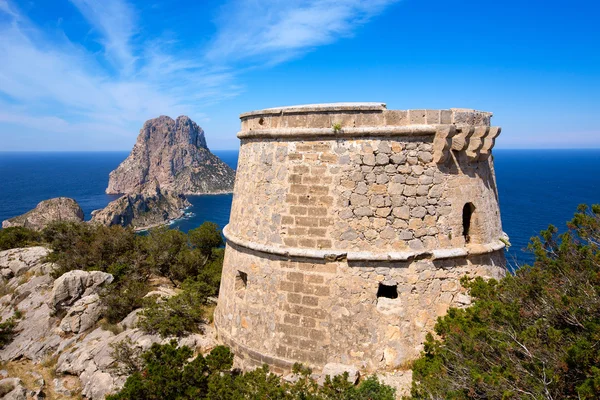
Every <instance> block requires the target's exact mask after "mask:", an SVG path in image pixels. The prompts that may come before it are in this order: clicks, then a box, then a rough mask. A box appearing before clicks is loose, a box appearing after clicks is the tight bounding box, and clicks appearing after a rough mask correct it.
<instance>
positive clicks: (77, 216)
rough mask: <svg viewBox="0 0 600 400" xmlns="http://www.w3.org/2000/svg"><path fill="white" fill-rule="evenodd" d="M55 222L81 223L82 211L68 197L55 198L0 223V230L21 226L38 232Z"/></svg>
mask: <svg viewBox="0 0 600 400" xmlns="http://www.w3.org/2000/svg"><path fill="white" fill-rule="evenodd" d="M56 221H71V222H81V221H83V210H82V209H81V207H79V204H77V202H76V201H75V200H73V199H70V198H68V197H56V198H54V199H49V200H44V201H42V202H41V203H39V204H38V205H37V207H35V208H34V209H33V210H31V211H28V212H26V213H25V214H23V215H19V216H17V217H14V218H10V219H7V220H5V221H3V222H2V228H10V227H14V226H22V227H25V228H29V229H33V230H37V231H40V230H42V229H44V228H45V227H46V226H47V225H48V224H50V223H52V222H56Z"/></svg>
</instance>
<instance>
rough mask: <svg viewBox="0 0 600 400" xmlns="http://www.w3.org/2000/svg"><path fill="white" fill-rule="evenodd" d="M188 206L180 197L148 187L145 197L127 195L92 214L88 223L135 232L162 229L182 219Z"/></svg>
mask: <svg viewBox="0 0 600 400" xmlns="http://www.w3.org/2000/svg"><path fill="white" fill-rule="evenodd" d="M189 206H190V203H189V202H188V201H187V199H186V197H185V196H184V195H182V194H176V193H173V192H170V191H167V190H164V189H161V188H160V187H159V186H156V187H154V188H153V189H152V188H151V187H149V188H148V189H146V190H145V191H144V193H139V194H126V195H124V196H122V197H119V198H118V199H117V200H114V201H112V202H110V203H109V204H108V205H107V206H106V207H105V208H103V209H101V210H96V211H93V212H92V220H91V222H93V223H94V222H95V223H100V224H102V225H106V226H112V225H121V226H132V227H133V228H134V229H135V230H144V229H149V228H152V227H155V226H160V225H164V224H166V223H168V222H170V221H172V220H174V219H177V218H181V217H183V215H184V209H185V208H186V207H189Z"/></svg>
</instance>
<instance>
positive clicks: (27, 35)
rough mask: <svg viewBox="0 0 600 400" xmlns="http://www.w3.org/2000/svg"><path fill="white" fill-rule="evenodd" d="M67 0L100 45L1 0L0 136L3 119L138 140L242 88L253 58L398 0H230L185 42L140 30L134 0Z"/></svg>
mask: <svg viewBox="0 0 600 400" xmlns="http://www.w3.org/2000/svg"><path fill="white" fill-rule="evenodd" d="M69 1H70V2H71V3H72V4H73V5H74V6H75V7H76V9H77V10H78V11H79V12H80V13H81V15H82V16H83V18H84V19H85V21H87V23H88V24H89V26H90V37H91V38H93V40H95V41H97V42H98V43H99V44H100V45H101V46H102V51H101V52H100V53H98V52H95V51H91V50H89V49H88V48H86V47H85V46H83V45H81V44H80V43H78V42H75V41H73V40H70V39H69V38H68V37H67V35H58V37H57V35H53V36H50V34H49V33H48V32H47V31H46V30H44V29H43V28H41V27H38V26H36V25H35V24H34V23H32V22H31V21H30V20H29V19H28V17H27V15H26V14H25V13H23V12H22V11H20V10H19V9H18V7H17V6H16V5H15V3H11V2H10V0H0V54H2V62H0V111H1V112H0V141H1V136H2V135H8V134H9V133H8V132H7V129H3V125H2V124H10V125H11V127H12V126H22V127H24V128H31V129H36V130H39V131H43V132H64V133H77V132H80V133H81V134H90V135H91V134H96V135H119V136H120V135H126V132H129V135H130V137H131V140H133V138H134V137H135V134H136V132H137V129H139V127H140V126H141V124H142V123H143V121H145V120H146V119H148V118H153V117H156V116H158V115H161V114H167V115H172V116H176V115H180V114H187V115H190V116H192V117H193V118H194V117H195V118H202V117H203V113H202V110H203V108H204V106H206V105H208V104H213V103H215V102H220V101H223V100H224V99H227V98H231V97H233V96H237V95H238V94H239V93H240V92H241V91H242V90H243V86H242V85H240V83H239V81H240V74H241V73H242V72H243V71H244V70H245V69H246V68H248V67H256V66H265V65H269V64H274V63H278V62H281V61H284V60H287V59H289V58H290V57H292V56H295V55H298V54H302V53H303V52H306V51H310V50H311V49H313V48H315V47H317V46H321V45H325V44H328V43H331V42H333V41H335V40H337V39H338V38H341V37H345V36H350V35H352V34H353V32H354V31H355V30H356V28H357V27H358V26H360V25H361V24H364V23H365V22H367V21H368V20H369V19H370V18H371V17H372V16H374V15H375V14H378V13H380V12H381V11H382V10H383V9H384V8H385V7H386V6H388V5H389V4H391V3H394V2H395V1H397V0H369V1H365V0H309V1H301V0H287V1H283V0H260V1H259V0H231V1H230V2H229V3H227V4H226V5H225V6H224V7H223V8H222V9H221V12H220V14H219V16H218V17H217V19H216V20H215V22H216V28H217V30H216V34H215V37H214V39H213V40H212V41H210V44H209V45H208V46H207V47H206V48H204V49H193V51H191V49H187V52H183V51H182V50H181V49H182V46H178V44H179V43H178V42H177V37H176V32H175V33H174V34H173V33H170V34H169V37H168V40H167V39H165V37H166V36H162V39H161V32H154V33H155V34H156V36H155V37H152V38H149V37H141V33H140V32H141V31H142V30H141V29H140V26H139V24H138V23H139V22H140V18H141V15H140V14H139V12H138V11H137V10H136V9H135V8H134V7H133V6H132V5H131V4H130V3H128V2H127V0H103V1H96V0H69ZM57 29H60V27H57ZM154 33H153V34H154ZM240 62H243V64H241V63H240ZM4 126H6V125H4ZM83 141H84V139H82V142H83ZM120 143H123V141H121V142H120Z"/></svg>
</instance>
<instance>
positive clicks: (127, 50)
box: [70, 0, 137, 72]
mask: <svg viewBox="0 0 600 400" xmlns="http://www.w3.org/2000/svg"><path fill="white" fill-rule="evenodd" d="M70 1H71V3H73V5H74V6H75V7H77V9H78V10H79V12H80V13H81V14H82V15H83V16H84V17H85V18H86V19H87V20H88V21H89V23H90V24H91V26H92V27H93V28H94V29H95V30H96V31H97V32H98V34H99V35H100V36H99V41H100V43H101V44H102V45H103V46H104V49H105V51H106V54H107V56H108V57H109V59H111V60H112V61H113V62H115V63H117V64H118V66H120V67H121V69H122V70H124V71H126V72H130V71H131V70H132V69H133V66H134V63H135V61H136V56H135V55H134V53H133V48H132V38H133V36H134V35H135V33H136V26H137V24H136V16H135V13H134V11H133V9H132V7H131V6H129V5H128V4H127V3H125V2H124V1H122V0H103V1H97V0H70Z"/></svg>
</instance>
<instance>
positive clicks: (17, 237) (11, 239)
mask: <svg viewBox="0 0 600 400" xmlns="http://www.w3.org/2000/svg"><path fill="white" fill-rule="evenodd" d="M40 240H41V235H40V234H39V233H38V232H36V231H33V230H31V229H27V228H23V227H20V226H15V227H11V228H4V229H0V251H3V250H8V249H15V248H17V247H28V246H33V245H36V244H39V243H40Z"/></svg>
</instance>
